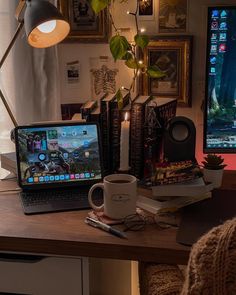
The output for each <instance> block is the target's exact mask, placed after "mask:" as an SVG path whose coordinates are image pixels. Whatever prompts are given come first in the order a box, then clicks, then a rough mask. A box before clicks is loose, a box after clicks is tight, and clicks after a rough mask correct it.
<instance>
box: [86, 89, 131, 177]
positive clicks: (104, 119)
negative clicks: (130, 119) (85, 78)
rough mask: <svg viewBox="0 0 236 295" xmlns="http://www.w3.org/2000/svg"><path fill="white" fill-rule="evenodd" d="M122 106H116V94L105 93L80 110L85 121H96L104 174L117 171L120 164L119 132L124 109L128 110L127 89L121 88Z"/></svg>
mask: <svg viewBox="0 0 236 295" xmlns="http://www.w3.org/2000/svg"><path fill="white" fill-rule="evenodd" d="M121 94H122V97H123V104H122V107H120V106H118V101H117V96H116V94H107V95H106V94H105V95H103V96H102V97H101V98H99V100H98V102H97V104H95V107H94V104H93V102H94V101H88V102H86V103H85V104H84V105H83V106H82V108H81V111H82V112H84V113H85V115H84V117H85V116H86V121H87V122H97V123H98V124H99V126H100V131H101V139H102V158H103V168H104V174H105V175H107V174H110V173H113V172H117V171H118V169H119V164H120V133H121V120H122V118H123V113H124V111H129V103H130V96H129V92H128V91H127V90H121Z"/></svg>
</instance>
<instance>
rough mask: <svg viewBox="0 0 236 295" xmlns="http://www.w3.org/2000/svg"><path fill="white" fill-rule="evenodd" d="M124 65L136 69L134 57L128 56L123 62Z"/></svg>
mask: <svg viewBox="0 0 236 295" xmlns="http://www.w3.org/2000/svg"><path fill="white" fill-rule="evenodd" d="M125 64H126V66H127V67H128V68H130V69H138V67H139V66H138V62H137V59H136V58H130V59H128V60H127V61H126V62H125Z"/></svg>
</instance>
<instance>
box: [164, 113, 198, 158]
mask: <svg viewBox="0 0 236 295" xmlns="http://www.w3.org/2000/svg"><path fill="white" fill-rule="evenodd" d="M195 146H196V128H195V125H194V123H193V121H192V120H190V119H188V118H186V117H182V116H177V117H174V118H173V119H171V120H170V121H169V122H168V123H167V127H166V129H165V132H164V140H163V152H164V158H167V159H168V161H170V162H175V161H185V160H195Z"/></svg>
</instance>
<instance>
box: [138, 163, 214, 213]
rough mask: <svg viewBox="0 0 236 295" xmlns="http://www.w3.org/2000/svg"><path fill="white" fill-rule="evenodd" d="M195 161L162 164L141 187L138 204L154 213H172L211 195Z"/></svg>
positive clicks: (208, 185)
mask: <svg viewBox="0 0 236 295" xmlns="http://www.w3.org/2000/svg"><path fill="white" fill-rule="evenodd" d="M212 189H213V184H212V183H205V181H204V180H203V178H202V176H201V172H200V169H199V167H198V166H197V164H196V162H193V161H181V162H176V163H167V162H166V163H160V164H159V166H158V167H157V171H156V173H155V175H154V177H153V178H152V179H151V180H150V181H147V182H144V183H142V185H141V186H140V188H139V191H138V193H139V198H138V206H139V207H140V208H142V209H145V210H147V211H149V212H152V213H160V212H173V211H176V210H178V209H179V208H182V207H184V206H187V205H190V204H192V203H195V202H199V201H201V200H204V199H206V198H209V197H211V190H212Z"/></svg>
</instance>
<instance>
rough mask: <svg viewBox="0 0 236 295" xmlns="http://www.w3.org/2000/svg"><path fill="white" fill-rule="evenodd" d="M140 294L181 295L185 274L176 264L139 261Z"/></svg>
mask: <svg viewBox="0 0 236 295" xmlns="http://www.w3.org/2000/svg"><path fill="white" fill-rule="evenodd" d="M139 282H140V295H179V294H180V291H181V289H182V286H183V275H182V272H181V271H180V269H179V268H178V267H177V266H175V265H167V264H155V263H147V262H140V263H139Z"/></svg>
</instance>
